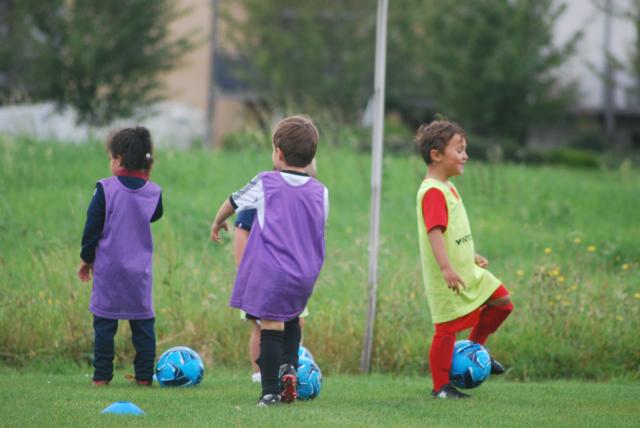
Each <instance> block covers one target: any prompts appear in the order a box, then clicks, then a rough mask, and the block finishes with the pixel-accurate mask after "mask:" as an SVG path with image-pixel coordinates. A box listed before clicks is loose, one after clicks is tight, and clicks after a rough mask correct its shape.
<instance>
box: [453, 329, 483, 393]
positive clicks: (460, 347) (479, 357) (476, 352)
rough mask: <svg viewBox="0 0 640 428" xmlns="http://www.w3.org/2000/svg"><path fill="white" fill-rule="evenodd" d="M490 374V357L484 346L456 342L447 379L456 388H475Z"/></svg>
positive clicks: (461, 341) (465, 341)
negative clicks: (448, 378) (449, 379)
mask: <svg viewBox="0 0 640 428" xmlns="http://www.w3.org/2000/svg"><path fill="white" fill-rule="evenodd" d="M490 373H491V356H490V355H489V352H488V351H487V350H486V349H485V347H484V346H482V345H480V344H479V343H475V342H472V341H470V340H458V341H457V342H456V344H455V345H454V347H453V361H452V362H451V371H450V372H449V377H450V378H451V383H452V384H453V385H454V386H457V387H458V388H465V389H470V388H475V387H477V386H479V385H480V384H481V383H482V382H484V381H485V380H486V379H487V378H488V377H489V374H490Z"/></svg>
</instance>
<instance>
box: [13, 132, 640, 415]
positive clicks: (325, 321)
mask: <svg viewBox="0 0 640 428" xmlns="http://www.w3.org/2000/svg"><path fill="white" fill-rule="evenodd" d="M322 135H324V136H326V134H322ZM342 135H343V136H344V138H345V139H347V138H351V139H353V140H357V136H356V135H355V133H352V132H351V131H349V130H345V131H344V133H343V134H342ZM322 138H323V139H322V140H321V143H320V147H319V152H318V157H317V160H318V173H319V178H320V179H321V180H322V181H323V182H324V183H325V184H326V185H327V187H328V188H329V191H330V199H331V214H330V216H329V224H328V227H327V257H326V262H325V265H324V267H323V271H322V274H321V276H320V279H319V281H318V284H317V287H316V290H315V291H314V295H313V297H312V299H311V301H310V304H309V310H310V313H311V314H310V317H309V318H308V319H307V321H308V322H307V323H306V325H305V332H304V340H305V345H306V346H308V347H309V349H310V350H311V351H312V352H314V354H315V356H316V358H317V359H318V360H319V363H320V365H321V367H322V368H323V370H324V372H325V374H329V375H331V374H333V373H336V372H357V370H358V367H359V361H360V352H361V343H362V335H363V332H364V325H363V323H364V318H365V313H366V296H367V265H368V262H367V248H368V223H369V194H370V179H369V177H370V166H371V158H370V156H369V155H368V154H362V153H358V152H356V151H354V150H347V149H343V148H340V147H335V146H332V145H331V144H329V143H328V142H327V140H326V139H324V138H325V137H322ZM469 144H470V145H471V144H473V140H470V143H469ZM269 169H271V150H270V147H269V146H268V145H267V146H264V147H262V146H261V148H258V147H256V148H254V149H248V150H245V151H222V152H216V153H212V152H206V151H201V150H195V151H185V152H179V151H167V150H159V151H158V152H157V153H156V163H155V164H154V171H153V179H154V181H156V182H158V183H159V184H160V185H161V186H162V187H163V198H164V199H163V200H164V204H165V215H164V217H163V219H162V220H161V221H159V222H157V223H154V224H153V226H152V227H153V233H154V245H155V252H154V301H155V305H156V306H155V307H156V314H157V321H156V329H157V334H158V350H159V351H161V350H163V349H166V348H168V347H169V346H172V345H178V344H182V345H187V346H192V347H193V348H195V349H197V350H198V352H199V353H200V354H201V355H202V356H203V358H204V359H205V361H206V362H207V364H208V365H209V366H210V365H212V364H215V365H216V366H226V367H243V368H245V369H246V370H247V372H248V367H249V366H248V359H247V355H246V354H247V349H246V344H247V340H248V335H249V326H243V325H242V322H241V321H240V320H239V316H238V313H237V311H236V310H233V309H230V308H228V307H227V302H228V299H229V293H230V289H231V285H232V283H233V278H234V267H233V266H234V263H233V256H232V245H231V238H232V234H231V233H229V234H226V233H225V234H224V241H223V243H222V244H218V243H212V242H211V241H210V240H209V227H210V222H211V220H212V218H213V216H214V213H215V209H216V207H217V206H218V204H220V203H221V202H222V201H223V200H225V199H226V198H228V195H229V194H230V193H231V192H232V191H235V190H237V189H239V188H241V187H242V186H243V185H244V184H246V182H247V181H248V180H249V179H251V177H253V175H254V174H255V173H256V172H258V171H264V170H269ZM424 173H425V165H424V162H423V161H422V160H421V159H420V158H419V157H418V156H417V155H416V156H412V157H407V156H393V155H389V153H388V152H387V155H386V156H385V158H384V170H383V185H382V204H381V228H380V231H381V237H380V238H381V246H380V265H379V266H380V271H379V284H380V285H379V300H378V303H379V306H378V313H377V319H376V327H375V342H374V352H373V360H372V364H373V370H374V371H376V372H392V373H412V374H415V373H421V374H423V375H425V376H426V375H427V373H428V358H427V356H428V349H429V344H430V341H431V336H432V334H433V326H432V324H431V320H430V315H429V311H428V305H427V296H425V294H424V286H423V284H422V275H421V273H420V264H419V261H418V244H417V237H416V217H415V209H416V208H415V192H416V190H417V187H418V184H419V182H420V180H421V179H422V177H423V176H424ZM107 174H109V169H108V161H107V158H106V156H105V153H104V145H103V144H101V143H96V144H95V145H84V146H71V145H65V144H52V143H45V142H36V141H30V140H25V139H17V140H12V139H7V138H5V139H3V141H2V142H1V143H0V337H2V341H0V358H1V359H2V360H3V361H5V362H6V363H7V364H10V365H20V364H25V363H29V362H30V361H45V362H46V361H59V360H70V361H76V362H79V363H81V364H86V362H87V360H89V359H90V357H91V352H92V339H93V335H92V326H91V318H90V313H89V312H88V309H87V308H88V301H89V295H90V291H91V286H90V285H89V284H85V283H81V282H80V281H79V280H78V279H77V278H76V276H75V275H76V269H77V266H78V263H79V252H80V239H81V234H82V227H83V224H84V221H85V215H86V214H85V213H86V208H87V206H88V204H89V200H90V198H91V195H92V193H93V189H94V183H95V181H96V180H97V179H98V178H100V177H102V176H105V175H107ZM638 180H640V174H639V173H638V170H637V169H634V167H633V166H632V165H628V166H627V167H625V168H624V169H621V170H615V171H607V170H587V169H568V168H561V167H526V166H523V165H494V164H483V163H479V162H474V161H471V162H470V163H468V164H467V167H466V169H465V175H464V176H463V177H460V178H459V179H456V180H455V183H456V186H457V187H458V189H459V190H460V192H461V195H462V197H463V198H464V200H465V206H466V208H467V211H468V213H469V217H470V221H471V225H472V228H473V232H474V241H475V242H476V244H477V251H478V252H479V253H480V254H483V255H484V256H486V257H487V258H488V259H489V261H490V262H491V264H490V270H491V271H492V272H493V273H494V274H495V275H496V276H497V277H498V278H500V279H501V280H502V281H503V282H504V284H505V285H506V287H507V288H508V289H509V291H510V292H511V295H512V297H513V301H514V304H515V308H516V309H515V312H514V313H513V316H512V317H510V318H509V319H508V320H507V322H506V323H505V325H504V326H503V327H501V329H500V331H499V333H498V334H496V335H495V336H494V337H492V338H490V340H489V347H490V349H491V351H492V352H493V353H494V355H495V356H496V358H498V359H499V360H502V361H503V362H505V363H506V364H507V365H509V366H511V367H512V369H511V371H510V372H509V374H508V375H507V377H508V378H509V379H540V378H559V377H575V378H587V379H610V378H612V377H629V378H632V379H638V378H639V377H640V372H639V368H638V359H639V358H640V355H639V354H638V350H640V335H638V334H637V331H638V330H639V329H640V316H639V315H640V288H638V284H640V247H638V244H637V243H638V239H640V224H639V223H638V222H637V220H636V217H634V216H633V215H629V213H630V212H631V213H633V212H637V211H638V210H640V207H639V206H638V200H639V199H638V186H637V183H638ZM603 218H604V220H603ZM594 225H597V227H594ZM547 248H548V251H547V250H546V249H547ZM541 332H544V338H543V337H542V336H541ZM462 336H464V334H462V335H461V337H462ZM116 350H117V364H119V365H121V366H122V365H123V364H126V365H127V367H129V364H130V361H131V358H132V357H133V353H134V351H133V347H132V345H131V343H130V340H129V333H128V326H126V323H122V324H121V330H120V332H119V334H118V335H117V339H116ZM0 378H1V376H0ZM243 379H244V378H243ZM247 382H248V376H247ZM422 388H425V389H426V386H425V384H423V386H422ZM483 388H484V387H483ZM481 389H482V388H481ZM2 390H4V389H3V388H0V391H2ZM106 404H108V403H105V405H106Z"/></svg>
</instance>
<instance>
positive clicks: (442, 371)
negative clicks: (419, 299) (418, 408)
mask: <svg viewBox="0 0 640 428" xmlns="http://www.w3.org/2000/svg"><path fill="white" fill-rule="evenodd" d="M455 343H456V334H455V333H451V332H448V331H442V330H440V331H439V329H438V328H437V327H436V333H435V334H434V335H433V340H432V341H431V349H430V350H429V368H430V369H431V379H432V380H433V390H434V391H438V390H439V389H440V388H442V387H443V386H445V385H446V384H448V383H449V370H451V360H452V359H453V345H454V344H455Z"/></svg>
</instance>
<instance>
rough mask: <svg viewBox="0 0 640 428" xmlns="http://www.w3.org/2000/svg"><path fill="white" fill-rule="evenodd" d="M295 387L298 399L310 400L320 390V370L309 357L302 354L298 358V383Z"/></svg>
mask: <svg viewBox="0 0 640 428" xmlns="http://www.w3.org/2000/svg"><path fill="white" fill-rule="evenodd" d="M296 389H297V391H298V399H300V400H312V399H314V398H316V397H317V396H318V395H319V394H320V391H321V390H322V372H321V371H320V367H318V365H317V364H316V362H315V361H313V360H312V359H311V358H307V357H304V356H303V357H300V358H299V359H298V385H297V388H296Z"/></svg>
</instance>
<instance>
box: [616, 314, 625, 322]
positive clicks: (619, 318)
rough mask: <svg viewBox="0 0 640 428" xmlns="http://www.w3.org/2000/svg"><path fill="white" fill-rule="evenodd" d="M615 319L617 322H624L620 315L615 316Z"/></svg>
mask: <svg viewBox="0 0 640 428" xmlns="http://www.w3.org/2000/svg"><path fill="white" fill-rule="evenodd" d="M616 319H617V320H618V321H624V317H622V316H621V315H616Z"/></svg>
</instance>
